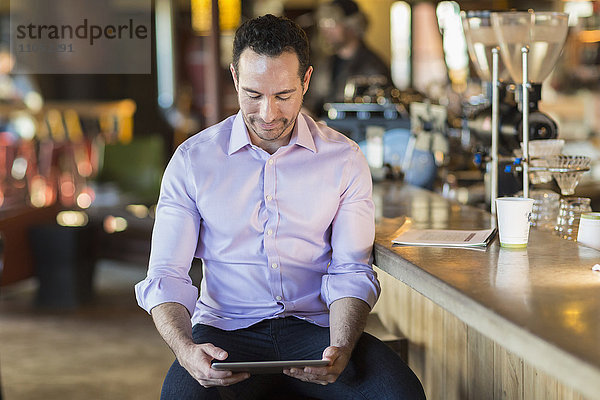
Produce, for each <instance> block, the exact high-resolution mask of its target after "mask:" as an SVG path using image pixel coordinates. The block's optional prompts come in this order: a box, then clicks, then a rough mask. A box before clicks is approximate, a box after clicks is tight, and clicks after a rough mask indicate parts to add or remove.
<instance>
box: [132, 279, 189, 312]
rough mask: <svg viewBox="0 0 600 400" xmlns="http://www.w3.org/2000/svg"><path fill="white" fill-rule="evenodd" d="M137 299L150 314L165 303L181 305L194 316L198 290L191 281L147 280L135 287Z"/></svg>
mask: <svg viewBox="0 0 600 400" xmlns="http://www.w3.org/2000/svg"><path fill="white" fill-rule="evenodd" d="M135 297H136V299H137V302H138V304H139V306H140V307H142V308H143V309H144V310H146V311H147V312H148V313H150V310H152V309H153V308H154V307H156V306H158V305H160V304H163V303H179V304H181V305H183V306H184V307H185V308H187V310H188V312H189V313H190V316H191V315H193V314H194V310H195V309H196V302H197V301H198V288H196V287H195V286H194V285H192V283H191V282H190V281H183V280H181V279H179V278H174V277H169V276H166V277H159V278H146V279H144V280H143V281H141V282H139V283H138V284H137V285H135Z"/></svg>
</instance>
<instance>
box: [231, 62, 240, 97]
mask: <svg viewBox="0 0 600 400" xmlns="http://www.w3.org/2000/svg"><path fill="white" fill-rule="evenodd" d="M229 71H230V72H231V77H232V78H233V86H234V87H235V91H236V92H237V91H238V80H237V75H236V74H235V68H234V67H233V64H229Z"/></svg>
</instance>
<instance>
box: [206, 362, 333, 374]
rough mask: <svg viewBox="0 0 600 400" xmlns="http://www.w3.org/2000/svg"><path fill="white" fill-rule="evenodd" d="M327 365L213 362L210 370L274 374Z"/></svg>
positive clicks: (316, 363)
mask: <svg viewBox="0 0 600 400" xmlns="http://www.w3.org/2000/svg"><path fill="white" fill-rule="evenodd" d="M327 364H329V361H327V360H290V361H244V362H227V361H220V362H213V363H212V368H213V369H216V370H219V371H233V372H250V373H251V374H276V373H279V372H282V371H283V370H284V369H290V368H294V367H295V368H304V367H323V366H326V365H327Z"/></svg>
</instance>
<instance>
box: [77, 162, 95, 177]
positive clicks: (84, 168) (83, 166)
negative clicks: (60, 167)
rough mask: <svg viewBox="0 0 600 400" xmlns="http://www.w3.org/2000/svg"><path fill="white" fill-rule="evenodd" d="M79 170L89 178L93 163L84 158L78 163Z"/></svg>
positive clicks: (80, 173) (83, 175)
mask: <svg viewBox="0 0 600 400" xmlns="http://www.w3.org/2000/svg"><path fill="white" fill-rule="evenodd" d="M77 172H79V175H81V176H82V177H84V178H88V177H90V176H91V175H92V172H93V168H92V163H90V162H89V161H87V160H83V161H80V162H78V163H77Z"/></svg>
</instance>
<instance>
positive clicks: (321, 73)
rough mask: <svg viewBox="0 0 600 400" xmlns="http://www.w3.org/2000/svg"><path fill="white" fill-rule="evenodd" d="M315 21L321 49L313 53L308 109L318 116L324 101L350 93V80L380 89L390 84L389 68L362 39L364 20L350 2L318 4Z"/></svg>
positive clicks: (335, 0)
mask: <svg viewBox="0 0 600 400" xmlns="http://www.w3.org/2000/svg"><path fill="white" fill-rule="evenodd" d="M316 24H317V28H318V30H317V31H318V38H319V42H320V44H321V45H322V46H321V47H322V51H321V52H318V51H315V54H314V55H313V57H314V59H315V63H314V64H315V75H314V77H313V85H312V87H311V90H310V91H309V92H308V94H307V98H306V99H305V100H306V101H305V106H306V108H307V109H308V110H310V111H311V112H312V113H313V114H315V115H317V116H321V115H323V114H324V110H323V105H324V104H325V103H343V102H344V101H345V100H347V97H348V96H352V95H353V93H346V85H347V84H348V82H349V81H351V80H353V79H354V80H356V79H357V78H358V79H362V80H363V81H365V80H367V81H371V82H376V83H377V85H379V86H381V87H382V88H384V89H385V88H387V87H390V86H392V79H391V73H390V69H389V67H388V66H387V65H386V63H385V62H384V61H383V60H382V59H381V58H380V57H379V56H378V55H377V54H375V53H374V52H373V51H372V50H371V49H369V48H368V47H367V45H366V44H365V42H364V40H363V38H364V35H365V32H366V30H367V26H368V22H367V18H366V16H365V15H364V14H363V13H362V12H361V10H360V9H359V7H358V5H357V4H356V3H355V2H354V1H352V0H333V1H329V2H327V3H322V4H321V5H320V6H319V8H318V9H317V12H316ZM365 78H366V79H365ZM363 84H364V83H363Z"/></svg>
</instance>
